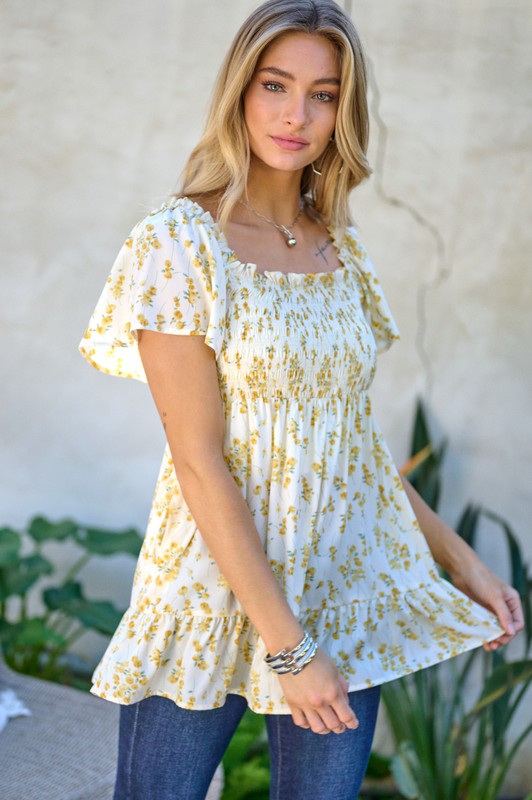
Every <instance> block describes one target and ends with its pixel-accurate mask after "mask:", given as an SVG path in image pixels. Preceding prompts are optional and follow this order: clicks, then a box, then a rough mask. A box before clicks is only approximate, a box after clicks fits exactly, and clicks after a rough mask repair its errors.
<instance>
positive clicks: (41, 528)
mask: <svg viewBox="0 0 532 800" xmlns="http://www.w3.org/2000/svg"><path fill="white" fill-rule="evenodd" d="M77 529H78V526H77V525H76V523H75V522H72V521H71V520H69V519H64V520H62V521H61V522H50V521H49V520H47V519H45V518H44V517H34V518H33V519H32V521H31V522H30V526H29V528H28V533H29V535H30V536H31V538H32V539H33V540H34V541H36V542H39V543H40V542H46V541H50V540H52V541H63V540H64V539H70V538H72V537H73V536H74V534H75V533H76V531H77Z"/></svg>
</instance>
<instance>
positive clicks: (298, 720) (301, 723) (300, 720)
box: [292, 708, 310, 729]
mask: <svg viewBox="0 0 532 800" xmlns="http://www.w3.org/2000/svg"><path fill="white" fill-rule="evenodd" d="M292 719H293V720H294V725H297V726H298V728H306V729H307V728H310V725H309V723H308V720H307V718H306V716H305V714H304V713H303V711H301V709H300V708H294V709H293V711H292Z"/></svg>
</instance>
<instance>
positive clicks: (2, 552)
mask: <svg viewBox="0 0 532 800" xmlns="http://www.w3.org/2000/svg"><path fill="white" fill-rule="evenodd" d="M19 550H20V534H18V533H17V532H16V531H14V530H12V528H0V567H6V566H11V564H16V562H17V561H18V559H19Z"/></svg>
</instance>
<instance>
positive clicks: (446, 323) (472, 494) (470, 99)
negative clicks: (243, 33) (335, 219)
mask: <svg viewBox="0 0 532 800" xmlns="http://www.w3.org/2000/svg"><path fill="white" fill-rule="evenodd" d="M255 5H256V3H255V2H250V1H249V0H217V2H213V0H210V2H207V0H194V2H192V0H149V2H148V0H136V2H131V0H128V1H127V2H126V0H113V2H112V3H109V2H107V0H91V1H90V2H85V0H84V2H81V0H68V1H67V0H41V2H39V3H33V4H29V3H20V2H17V1H16V0H4V2H3V4H2V12H1V13H2V16H3V19H2V21H1V29H2V30H3V31H4V33H3V41H2V42H1V52H2V54H3V55H2V57H3V64H2V68H1V70H0V80H1V84H2V93H1V96H2V100H1V103H2V109H1V111H2V119H3V121H4V123H6V122H7V123H8V125H7V126H6V125H4V126H3V132H2V134H1V143H2V164H1V170H2V184H3V186H2V188H3V191H2V198H1V217H0V218H1V220H2V223H3V230H2V242H3V248H2V252H3V263H2V265H1V275H2V286H1V294H0V297H1V304H2V310H1V319H0V324H1V328H2V343H3V344H2V378H3V380H2V403H1V409H2V410H1V413H2V419H1V430H2V440H3V448H2V449H3V480H2V481H1V483H0V504H1V511H2V517H1V519H0V524H11V525H15V526H21V527H22V526H24V524H25V523H26V522H27V520H28V519H29V518H30V517H31V516H32V515H34V514H36V513H42V514H44V515H47V516H49V517H51V518H52V519H59V518H61V517H64V516H71V517H73V518H75V519H76V520H79V521H82V522H84V523H90V524H97V525H102V526H106V527H116V528H121V527H126V526H128V525H135V526H138V527H139V528H140V529H142V528H143V527H144V525H145V521H146V518H147V514H148V510H149V504H150V500H151V494H152V490H153V485H154V482H155V479H156V475H157V470H158V466H159V461H160V457H161V452H162V446H163V437H162V433H161V430H160V425H159V422H158V419H157V417H156V414H155V411H154V409H153V407H152V403H151V400H150V398H149V394H148V390H147V388H146V387H145V386H143V385H141V384H135V383H134V382H131V381H125V380H118V379H116V378H115V379H110V378H108V377H106V376H103V375H100V374H98V373H97V372H95V371H94V370H92V369H90V368H89V367H88V366H87V365H86V364H85V363H84V362H83V360H82V359H81V357H80V356H79V355H78V354H77V344H78V341H79V339H80V338H81V336H82V333H83V331H84V327H85V325H86V323H87V321H88V318H89V316H90V313H91V311H92V308H93V307H94V305H95V303H96V300H97V297H98V295H99V293H100V291H101V289H102V287H103V283H104V281H105V278H106V276H107V273H108V271H109V269H110V266H111V264H112V261H113V260H114V258H115V255H116V253H117V252H118V249H119V247H120V245H121V244H122V241H123V240H124V239H125V238H126V237H127V235H128V233H129V230H130V228H131V227H132V226H133V224H134V223H135V222H136V221H137V220H138V219H140V218H141V217H142V216H143V215H144V214H145V213H146V212H147V211H149V210H151V209H152V208H153V207H155V206H158V205H159V204H160V203H161V202H162V201H163V200H164V199H165V197H166V195H167V193H168V192H169V191H171V190H172V189H173V188H174V187H175V185H176V181H177V178H178V175H179V173H180V170H181V168H182V166H183V164H184V160H185V158H186V156H187V154H188V152H189V151H190V149H191V147H192V146H193V144H194V143H195V142H196V140H197V138H198V136H199V134H200V131H201V127H202V121H203V118H204V113H205V110H206V106H207V102H208V97H209V93H210V89H211V86H212V83H213V80H214V77H215V74H216V72H217V69H218V67H219V64H220V61H221V58H222V56H223V54H224V52H225V50H226V48H227V46H228V44H229V41H230V39H231V37H232V35H233V34H234V32H235V31H236V29H237V27H238V25H239V24H240V22H241V21H242V19H243V18H244V17H245V16H246V14H247V13H248V12H249V11H250V10H251V9H252V8H254V7H255ZM351 5H352V6H353V7H352V8H351ZM348 9H349V10H352V13H353V17H354V19H355V22H356V24H357V25H358V28H359V30H360V33H361V36H362V39H363V41H364V43H365V45H366V48H367V51H368V54H369V58H370V66H371V81H370V83H371V93H370V95H371V104H372V144H371V151H370V156H371V161H372V163H373V166H374V168H375V174H374V176H373V178H372V179H371V180H370V181H369V182H368V184H367V185H365V186H364V187H361V188H360V189H358V190H357V191H356V192H355V194H354V196H353V210H354V214H355V217H356V220H357V222H358V224H359V227H360V229H361V233H362V237H363V239H364V241H365V243H366V246H367V248H368V249H369V251H370V254H371V255H372V257H373V260H374V262H375V263H376V265H377V269H378V272H379V274H380V277H381V281H382V283H383V284H384V287H385V290H386V294H387V296H388V300H389V302H390V304H391V306H392V309H393V311H394V314H395V317H396V319H397V322H398V324H399V327H400V329H401V332H402V341H401V343H400V344H398V345H396V346H395V347H394V348H393V349H392V351H391V352H390V353H388V354H386V355H385V356H384V357H383V359H382V361H381V364H380V371H379V375H378V378H377V381H376V385H375V392H374V401H375V404H376V406H377V412H378V416H379V418H380V421H381V425H382V427H383V428H384V431H385V434H386V436H387V438H388V440H389V443H390V445H391V447H392V451H393V452H394V455H395V457H396V459H397V461H398V462H399V463H400V462H401V461H402V460H403V459H404V458H405V457H406V455H407V453H408V448H409V437H410V432H411V423H412V417H413V410H414V405H415V400H416V397H417V396H419V395H421V396H422V397H423V398H424V399H425V401H426V403H427V407H428V409H429V413H430V417H431V420H432V424H433V427H434V433H435V435H436V436H437V437H439V436H441V435H445V436H446V437H447V438H448V440H449V452H448V455H447V458H446V462H445V486H444V488H445V491H444V502H443V516H444V517H445V518H446V519H447V520H448V521H450V522H451V523H454V522H456V519H457V517H458V515H459V513H460V511H461V510H462V508H463V507H464V505H465V503H466V502H467V501H469V500H474V501H475V502H478V503H482V504H485V505H486V506H487V507H489V508H490V509H492V510H494V511H496V512H498V513H499V514H501V515H503V516H504V517H505V518H506V519H507V520H508V521H509V522H510V524H511V525H512V527H513V528H514V530H515V532H516V534H517V536H518V538H519V540H520V542H521V544H522V546H523V548H524V551H525V552H526V553H527V554H528V556H530V554H531V553H532V533H531V530H530V523H529V520H530V518H531V511H532V508H531V506H532V503H531V499H530V483H531V481H530V478H531V469H530V445H531V433H532V416H531V414H530V398H531V389H532V377H531V376H532V369H531V367H532V364H531V355H530V354H531V351H532V347H531V343H532V314H531V305H532V282H531V276H530V253H531V252H532V242H531V234H530V232H531V231H532V204H531V201H530V195H531V192H530V186H531V185H532V175H531V164H532V158H531V156H532V152H531V151H532V135H531V125H532V112H531V104H530V94H529V93H530V86H531V85H532V59H531V57H530V41H531V40H532V7H531V6H530V3H529V2H527V0H505V2H504V3H503V2H501V0H400V2H397V0H360V1H359V2H355V3H353V4H350V3H348ZM482 538H483V555H484V556H485V557H486V559H487V560H488V561H489V562H490V563H491V564H492V565H493V566H496V568H497V569H498V570H500V571H501V572H504V570H505V569H506V565H505V563H504V559H502V553H503V550H502V548H501V546H500V544H499V534H498V532H497V531H496V529H495V528H492V527H490V526H485V529H484V531H483V537H482ZM55 557H56V558H57V559H58V561H61V559H62V555H61V551H59V550H58V551H57V553H55ZM132 567H133V565H132V561H131V559H126V558H114V559H110V560H107V561H104V560H100V561H99V562H97V563H96V562H95V563H94V564H93V565H92V566H91V567H90V568H88V570H87V573H86V582H87V584H88V586H89V591H90V594H91V595H92V596H93V597H95V598H96V597H105V598H108V597H109V595H110V593H111V591H112V595H113V599H114V601H115V602H117V603H118V604H122V605H125V604H126V603H127V599H128V594H129V588H130V582H131V576H132ZM102 646H103V642H102V641H100V640H99V639H97V638H94V639H91V638H90V637H88V638H87V639H86V640H85V645H84V649H83V648H82V653H83V654H84V655H85V657H87V658H88V659H89V660H94V659H95V658H97V656H98V654H99V652H100V651H101V648H102ZM520 764H521V766H520V768H519V770H518V772H519V775H520V778H519V775H517V776H516V778H515V781H516V782H517V781H518V780H519V779H520V780H521V781H523V780H525V778H524V770H525V758H524V757H523V758H521V760H520ZM530 783H531V785H532V779H531V781H530Z"/></svg>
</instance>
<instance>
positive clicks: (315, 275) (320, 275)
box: [178, 196, 348, 283]
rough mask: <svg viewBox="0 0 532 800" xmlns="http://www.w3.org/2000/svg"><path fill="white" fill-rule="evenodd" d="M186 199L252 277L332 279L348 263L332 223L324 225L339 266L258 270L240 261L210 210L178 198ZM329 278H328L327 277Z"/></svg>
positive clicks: (233, 261) (270, 278)
mask: <svg viewBox="0 0 532 800" xmlns="http://www.w3.org/2000/svg"><path fill="white" fill-rule="evenodd" d="M178 199H182V200H185V201H187V202H188V203H190V204H191V205H192V206H195V207H196V208H197V209H198V210H199V211H200V213H201V215H202V216H203V217H204V220H206V221H207V222H209V223H210V225H211V226H212V227H213V228H214V230H215V232H216V235H217V237H218V239H219V241H220V242H221V244H222V246H223V249H224V250H225V252H226V254H227V255H228V257H229V259H230V261H231V262H232V263H233V264H234V265H235V266H236V267H238V268H240V269H241V270H245V271H248V272H250V273H251V274H252V275H253V277H256V278H265V279H269V280H273V281H274V282H276V283H282V282H284V281H283V279H285V281H286V282H289V283H302V282H305V281H307V282H309V281H314V280H318V279H320V280H322V279H327V278H328V276H331V277H332V278H333V279H336V277H338V276H341V275H343V274H344V273H345V272H346V270H347V268H348V265H347V263H346V260H345V254H344V247H343V238H344V237H342V238H341V239H339V238H338V237H337V235H336V230H335V228H334V227H333V226H332V225H325V228H326V229H327V232H328V234H329V236H330V237H331V242H332V245H333V247H334V249H335V251H336V257H337V259H338V261H339V262H340V266H339V267H335V269H329V270H320V271H319V272H283V271H282V270H269V269H266V270H259V269H258V266H257V264H256V263H255V262H254V261H241V260H240V259H239V257H238V256H237V254H236V252H235V251H234V250H233V248H232V247H231V246H230V244H229V242H228V241H227V237H226V236H225V234H224V232H223V230H222V228H221V227H220V226H219V225H218V222H217V221H216V220H215V219H214V217H213V216H212V214H211V212H210V211H207V210H206V209H204V208H203V206H201V205H200V204H199V203H198V202H197V200H192V199H191V198H190V197H187V196H184V197H182V198H178ZM329 279H330V278H329Z"/></svg>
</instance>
